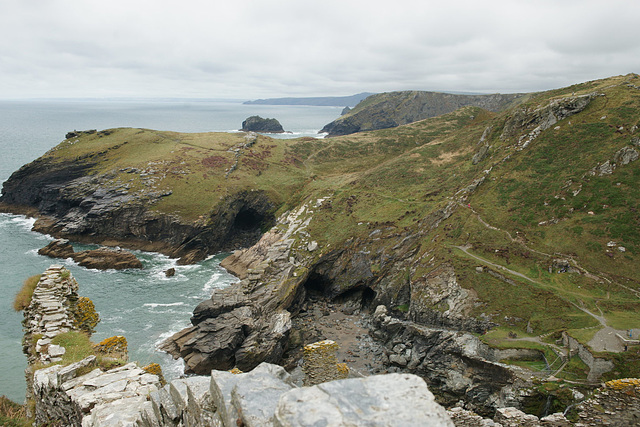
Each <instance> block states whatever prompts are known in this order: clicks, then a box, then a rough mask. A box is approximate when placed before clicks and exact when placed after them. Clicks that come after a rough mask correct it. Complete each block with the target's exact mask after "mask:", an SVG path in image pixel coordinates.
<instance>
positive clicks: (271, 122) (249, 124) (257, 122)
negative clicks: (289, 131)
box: [240, 116, 284, 133]
mask: <svg viewBox="0 0 640 427" xmlns="http://www.w3.org/2000/svg"><path fill="white" fill-rule="evenodd" d="M240 130H242V131H243V132H264V133H283V132H284V128H283V127H282V125H281V124H280V122H279V121H278V120H276V119H263V118H262V117H260V116H251V117H248V118H247V119H246V120H245V121H243V122H242V129H240Z"/></svg>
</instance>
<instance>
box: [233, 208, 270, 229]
mask: <svg viewBox="0 0 640 427" xmlns="http://www.w3.org/2000/svg"><path fill="white" fill-rule="evenodd" d="M265 222H267V218H266V216H265V215H264V214H262V213H260V212H258V211H256V210H255V209H251V208H242V209H240V211H239V212H238V213H237V214H236V217H235V218H234V219H233V228H235V229H236V230H238V231H251V230H262V227H263V225H264V224H265Z"/></svg>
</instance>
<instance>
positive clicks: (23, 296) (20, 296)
mask: <svg viewBox="0 0 640 427" xmlns="http://www.w3.org/2000/svg"><path fill="white" fill-rule="evenodd" d="M40 276H41V275H40V274H36V275H35V276H31V277H29V278H28V279H26V280H25V281H24V282H23V283H22V288H20V290H19V291H18V293H17V294H16V298H15V299H14V300H13V309H14V310H15V311H22V310H24V309H25V308H27V307H29V304H31V298H32V297H33V291H34V290H35V289H36V286H38V282H39V281H40Z"/></svg>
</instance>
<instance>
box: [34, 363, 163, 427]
mask: <svg viewBox="0 0 640 427" xmlns="http://www.w3.org/2000/svg"><path fill="white" fill-rule="evenodd" d="M95 359H96V357H95V356H89V357H88V358H86V359H83V360H81V361H80V362H77V363H74V364H71V365H68V366H62V365H54V366H51V367H49V368H44V369H39V370H37V371H35V373H34V379H33V397H34V399H35V403H36V405H35V419H36V424H37V425H65V426H80V425H82V426H86V427H89V426H96V427H97V426H104V425H113V426H127V425H136V422H138V423H139V422H141V421H142V414H143V413H144V411H145V410H150V409H151V402H150V401H149V400H148V396H149V394H150V393H152V392H154V391H157V390H158V389H159V387H160V381H159V378H158V376H157V375H153V374H149V373H147V372H146V371H144V370H143V369H140V368H139V367H138V366H137V364H135V363H129V364H127V365H125V366H121V367H119V368H114V369H112V370H109V371H106V372H103V371H102V370H101V369H100V368H95V369H93V370H91V371H90V372H89V373H86V374H81V373H82V372H83V371H86V369H87V368H90V367H91V366H93V365H94V364H95Z"/></svg>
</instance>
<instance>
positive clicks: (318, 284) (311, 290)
mask: <svg viewBox="0 0 640 427" xmlns="http://www.w3.org/2000/svg"><path fill="white" fill-rule="evenodd" d="M330 284H331V283H330V281H329V280H328V279H327V278H326V277H325V276H323V275H322V274H318V273H311V274H310V275H309V277H308V278H307V280H306V282H305V283H304V288H305V290H306V291H307V295H308V297H311V298H314V297H315V298H322V297H325V296H326V294H327V289H329V286H330Z"/></svg>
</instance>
